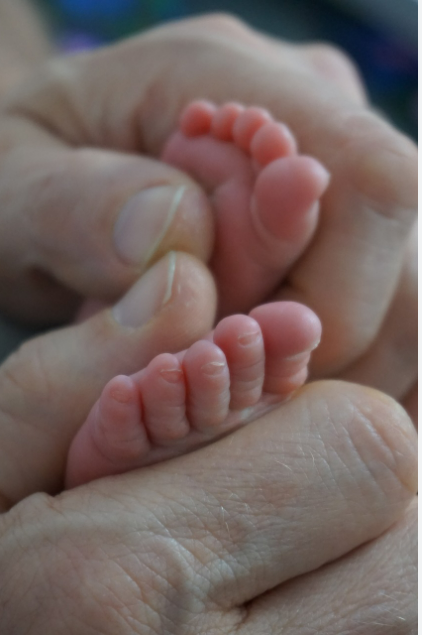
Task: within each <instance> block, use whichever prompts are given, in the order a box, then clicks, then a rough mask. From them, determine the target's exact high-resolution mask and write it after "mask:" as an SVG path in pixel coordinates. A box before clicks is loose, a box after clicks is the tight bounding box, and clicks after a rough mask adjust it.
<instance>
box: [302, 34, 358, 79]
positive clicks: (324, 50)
mask: <svg viewBox="0 0 422 642" xmlns="http://www.w3.org/2000/svg"><path fill="white" fill-rule="evenodd" d="M312 53H313V55H314V56H315V57H316V58H319V60H320V61H321V62H324V63H325V64H327V65H329V66H331V67H334V68H336V69H338V70H339V71H340V72H346V73H353V74H355V73H356V66H355V63H354V62H353V61H352V59H351V58H350V56H349V55H348V54H347V53H346V52H345V51H343V50H342V49H340V47H336V46H335V45H332V44H329V43H325V42H321V43H318V44H317V45H314V47H313V50H312Z"/></svg>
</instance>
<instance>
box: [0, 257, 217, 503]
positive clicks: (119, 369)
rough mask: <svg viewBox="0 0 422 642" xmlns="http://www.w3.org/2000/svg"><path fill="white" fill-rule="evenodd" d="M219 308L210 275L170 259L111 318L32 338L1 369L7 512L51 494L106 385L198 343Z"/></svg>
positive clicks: (2, 479) (192, 263)
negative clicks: (38, 493)
mask: <svg viewBox="0 0 422 642" xmlns="http://www.w3.org/2000/svg"><path fill="white" fill-rule="evenodd" d="M215 306H216V300H215V290H214V284H213V280H212V278H211V276H210V275H209V273H208V271H207V270H206V268H205V267H204V266H203V265H202V264H201V263H200V262H198V261H197V260H196V259H194V258H193V257H190V256H189V255H186V254H182V253H171V254H169V255H167V256H166V257H164V258H163V259H161V260H160V261H159V262H158V263H156V264H155V265H154V266H153V267H152V268H151V269H150V270H149V271H148V272H147V273H146V274H145V275H144V276H143V277H142V278H141V279H140V280H139V281H138V282H137V283H136V284H135V285H134V286H133V287H132V288H131V289H130V290H129V292H128V293H127V294H126V295H125V296H124V297H123V298H122V299H121V300H120V301H119V302H118V303H117V304H116V305H115V306H114V308H113V309H107V310H103V311H102V312H99V313H98V314H97V315H95V316H93V317H91V318H90V319H89V320H87V321H85V322H84V323H80V324H78V325H74V326H71V327H69V328H65V329H62V330H58V331H56V332H51V333H49V334H46V335H44V336H41V337H37V338H35V339H33V340H31V341H30V342H28V343H26V344H24V345H23V347H21V348H20V350H19V351H18V352H17V353H15V354H14V355H12V356H11V357H10V358H9V359H8V360H7V361H6V362H5V363H4V364H3V365H2V367H1V369H0V426H1V442H2V448H1V453H0V494H2V496H3V504H4V505H10V504H14V503H15V502H17V501H19V500H20V499H22V498H23V497H25V496H27V495H29V494H31V493H34V492H36V491H39V490H44V491H47V492H57V491H58V490H59V489H60V488H61V484H62V477H63V474H64V465H65V461H66V456H67V451H68V448H69V445H70V442H71V440H72V438H73V437H74V435H75V433H76V431H77V430H78V428H79V427H80V426H81V425H82V422H83V421H84V419H85V417H86V415H87V414H88V411H89V410H90V407H91V406H92V405H93V403H94V402H95V400H96V399H97V397H98V395H99V393H100V391H101V389H102V388H103V386H104V385H105V383H106V382H107V381H108V380H109V379H110V378H112V377H113V376H115V375H117V374H129V373H132V372H135V371H136V370H138V369H141V368H143V367H145V366H146V365H147V364H148V362H149V361H150V360H151V359H152V358H153V357H155V356H156V355H157V354H158V353H160V352H163V351H164V352H166V351H168V352H177V351H178V350H181V349H184V348H187V347H188V346H189V345H190V344H191V343H192V342H193V341H195V340H197V339H199V338H202V336H203V335H204V334H205V333H207V332H208V331H209V330H210V328H211V326H212V323H213V319H214V315H215Z"/></svg>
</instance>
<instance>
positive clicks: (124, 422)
mask: <svg viewBox="0 0 422 642" xmlns="http://www.w3.org/2000/svg"><path fill="white" fill-rule="evenodd" d="M149 450H150V442H149V439H148V435H147V433H146V431H145V427H144V425H143V423H142V416H141V406H140V399H139V393H138V390H137V387H136V384H135V383H134V381H133V380H132V379H131V378H130V377H126V376H123V375H119V376H118V377H115V378H114V379H112V380H111V381H110V382H109V383H108V384H107V385H106V386H105V388H104V390H103V392H102V393H101V396H100V399H99V400H98V401H97V403H96V404H95V405H94V407H93V408H92V410H91V412H90V414H89V416H88V418H87V419H86V421H85V423H84V424H83V426H82V427H81V428H80V430H79V432H78V433H77V435H76V436H75V439H74V440H73V442H72V444H71V447H70V450H69V455H68V462H67V470H66V487H67V488H73V487H74V486H79V485H80V484H85V483H87V482H89V481H92V480H93V479H98V478H100V477H106V476H108V475H115V474H118V473H123V472H126V471H128V470H132V469H133V468H135V467H136V466H138V465H140V463H141V462H142V460H143V458H144V457H145V456H146V455H147V454H148V452H149Z"/></svg>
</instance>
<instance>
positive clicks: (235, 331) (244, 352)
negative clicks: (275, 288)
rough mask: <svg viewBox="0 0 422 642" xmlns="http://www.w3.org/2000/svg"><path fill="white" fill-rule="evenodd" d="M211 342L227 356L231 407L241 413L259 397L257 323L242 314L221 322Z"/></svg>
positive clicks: (261, 356) (261, 359) (261, 363)
mask: <svg viewBox="0 0 422 642" xmlns="http://www.w3.org/2000/svg"><path fill="white" fill-rule="evenodd" d="M213 340H214V343H215V344H216V345H218V346H219V347H220V348H221V349H222V350H223V352H224V354H225V355H226V359H227V365H228V367H229V371H230V408H231V409H232V410H242V409H243V408H249V407H250V406H253V405H254V404H256V403H257V402H258V401H259V399H260V398H261V395H262V385H263V382H264V375H265V353H264V341H263V338H262V332H261V328H260V326H259V323H258V322H257V321H255V319H252V318H251V317H248V316H245V315H240V314H239V315H233V316H231V317H227V318H225V319H223V320H222V321H220V323H219V324H218V325H217V327H216V329H215V330H214V337H213Z"/></svg>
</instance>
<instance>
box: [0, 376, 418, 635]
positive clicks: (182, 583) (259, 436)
mask: <svg viewBox="0 0 422 642" xmlns="http://www.w3.org/2000/svg"><path fill="white" fill-rule="evenodd" d="M415 487H416V463H415V434H414V430H413V427H412V425H411V424H410V421H409V420H408V418H407V417H406V416H405V414H404V413H403V411H402V410H401V409H400V407H398V406H397V405H396V404H395V403H394V402H393V401H392V400H390V399H389V398H387V397H384V396H383V395H382V394H381V393H375V392H373V391H371V390H369V389H363V388H360V387H357V386H354V385H352V384H344V383H335V382H332V383H315V384H310V385H309V386H307V387H306V388H305V389H303V391H302V393H301V394H300V395H298V396H297V397H296V398H295V399H294V400H293V401H292V402H291V403H289V404H287V405H285V406H282V407H281V408H279V409H278V410H277V411H274V412H273V413H271V414H270V415H267V416H266V417H264V418H261V419H260V420H258V421H257V422H255V423H253V424H251V425H250V426H247V427H246V428H244V429H242V430H241V431H239V432H237V433H236V434H234V435H232V436H230V437H228V438H225V439H223V440H221V441H220V442H218V443H216V444H213V445H211V446H208V447H207V448H205V449H203V450H200V451H197V452H195V453H191V454H189V455H186V456H184V457H182V458H180V459H176V460H173V461H171V462H166V463H164V464H160V465H157V466H153V467H151V468H148V469H144V470H141V471H137V472H134V473H131V474H128V475H124V476H121V477H117V478H109V479H103V480H101V481H99V482H95V483H93V484H90V485H88V486H84V487H80V488H78V489H77V490H73V491H67V492H65V493H63V494H62V495H59V496H57V497H55V498H51V497H49V496H47V495H43V494H38V495H33V496H31V497H29V498H28V499H26V500H24V501H22V502H21V503H19V504H18V505H17V506H15V507H14V508H13V509H12V510H11V511H9V512H8V513H6V514H5V515H4V516H3V517H2V518H1V519H0V542H1V546H0V551H1V552H0V570H1V576H2V582H1V586H0V622H1V624H0V631H1V632H3V633H9V634H56V635H57V634H74V635H76V634H125V635H129V634H132V635H133V634H138V635H139V634H155V635H164V634H172V635H198V634H208V635H209V634H217V635H220V634H248V635H252V634H272V635H274V634H284V635H287V634H291V635H298V634H321V635H322V634H326V635H342V634H343V635H348V634H372V635H375V634H378V635H393V634H412V633H415V632H416V617H417V611H416V604H415V602H416V599H415V595H416V559H415V557H416V547H415V542H416V538H415V534H416V532H415V529H416V505H415V502H416V500H415V499H414V493H415Z"/></svg>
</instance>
